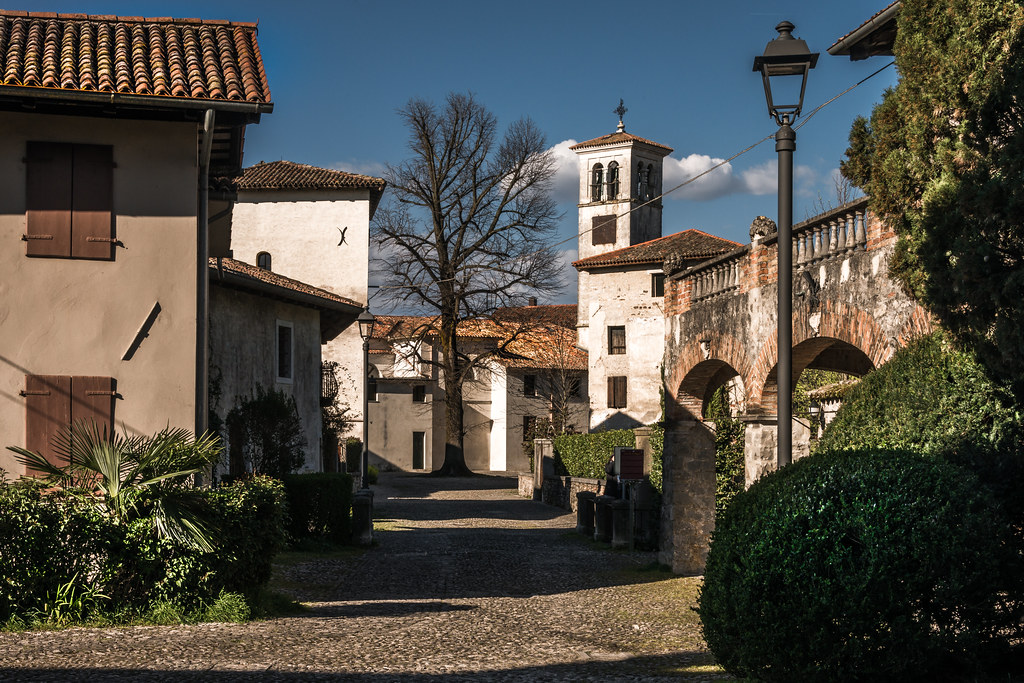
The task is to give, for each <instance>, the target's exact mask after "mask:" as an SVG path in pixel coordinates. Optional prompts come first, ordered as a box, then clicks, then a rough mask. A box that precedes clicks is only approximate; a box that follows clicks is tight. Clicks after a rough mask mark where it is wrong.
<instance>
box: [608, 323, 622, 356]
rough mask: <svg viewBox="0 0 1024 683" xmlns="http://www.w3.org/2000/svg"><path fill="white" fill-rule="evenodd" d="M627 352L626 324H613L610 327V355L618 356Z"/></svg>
mask: <svg viewBox="0 0 1024 683" xmlns="http://www.w3.org/2000/svg"><path fill="white" fill-rule="evenodd" d="M625 352H626V326H625V325H611V326H609V327H608V355H610V356H616V355H621V354H623V353H625Z"/></svg>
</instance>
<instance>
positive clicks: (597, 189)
mask: <svg viewBox="0 0 1024 683" xmlns="http://www.w3.org/2000/svg"><path fill="white" fill-rule="evenodd" d="M603 189H604V166H602V165H601V164H594V169H593V170H592V171H591V172H590V201H592V202H599V201H601V191H602V190H603Z"/></svg>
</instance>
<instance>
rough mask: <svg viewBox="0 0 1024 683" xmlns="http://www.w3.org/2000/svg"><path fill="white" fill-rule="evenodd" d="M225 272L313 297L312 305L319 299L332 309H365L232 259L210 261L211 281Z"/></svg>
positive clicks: (323, 290) (356, 303) (303, 283)
mask: <svg viewBox="0 0 1024 683" xmlns="http://www.w3.org/2000/svg"><path fill="white" fill-rule="evenodd" d="M221 270H223V272H224V273H225V274H228V275H231V276H233V277H234V278H238V279H239V280H240V281H242V282H244V281H246V280H248V281H251V282H254V283H256V282H260V283H263V284H267V285H271V286H273V287H274V288H277V289H280V290H286V291H288V292H294V293H296V294H300V295H305V297H312V298H313V299H312V300H311V301H310V302H311V303H316V301H315V300H317V299H319V300H320V303H321V304H322V305H323V306H326V307H329V308H331V309H335V308H337V305H338V304H341V305H342V306H347V307H355V308H363V304H361V303H358V302H356V301H353V300H352V299H346V298H345V297H343V296H338V295H337V294H335V293H334V292H328V291H327V290H326V289H320V288H319V287H314V286H312V285H307V284H306V283H305V282H299V281H298V280H293V279H291V278H289V277H285V276H283V275H278V274H277V273H275V272H273V271H270V270H265V269H263V268H259V267H257V266H254V265H252V264H249V263H245V262H244V261H236V260H235V259H231V258H221V259H219V262H218V259H217V258H211V259H210V279H211V281H213V282H216V281H217V280H216V279H217V278H218V276H219V273H220V271H221Z"/></svg>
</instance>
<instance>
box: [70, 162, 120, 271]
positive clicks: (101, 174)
mask: <svg viewBox="0 0 1024 683" xmlns="http://www.w3.org/2000/svg"><path fill="white" fill-rule="evenodd" d="M73 167H74V173H73V180H72V207H73V211H72V216H71V240H72V242H71V255H72V256H73V257H75V258H88V259H105V260H110V259H113V258H114V218H113V217H114V212H113V208H114V148H113V147H111V146H110V145H75V146H74V164H73Z"/></svg>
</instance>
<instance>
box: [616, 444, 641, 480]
mask: <svg viewBox="0 0 1024 683" xmlns="http://www.w3.org/2000/svg"><path fill="white" fill-rule="evenodd" d="M616 456H617V457H618V459H619V481H629V480H631V479H633V480H636V479H643V478H644V451H643V449H641V448H620V449H617V453H616Z"/></svg>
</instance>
